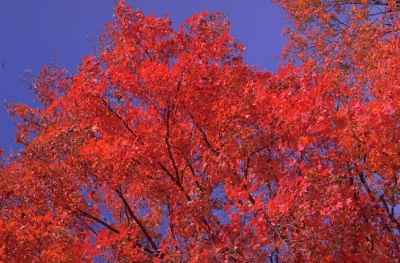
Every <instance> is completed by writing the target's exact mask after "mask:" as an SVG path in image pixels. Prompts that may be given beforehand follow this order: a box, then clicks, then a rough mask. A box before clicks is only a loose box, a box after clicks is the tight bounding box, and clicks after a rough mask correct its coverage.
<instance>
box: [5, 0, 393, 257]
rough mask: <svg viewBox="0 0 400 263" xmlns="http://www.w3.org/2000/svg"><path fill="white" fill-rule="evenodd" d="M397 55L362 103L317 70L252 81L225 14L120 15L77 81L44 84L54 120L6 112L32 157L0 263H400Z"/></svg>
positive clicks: (46, 114) (14, 188)
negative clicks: (178, 17)
mask: <svg viewBox="0 0 400 263" xmlns="http://www.w3.org/2000/svg"><path fill="white" fill-rule="evenodd" d="M385 41H388V42H385ZM385 41H383V42H382V41H377V42H376V49H375V51H376V52H377V53H376V56H385V58H386V59H381V60H379V61H380V63H381V64H379V65H377V68H378V69H379V71H376V70H375V71H372V72H371V79H370V85H369V87H373V88H370V89H368V90H365V89H364V86H360V87H357V86H354V88H353V89H349V86H348V85H349V83H348V82H343V83H341V82H340V81H338V76H339V75H340V74H338V73H337V72H336V73H335V71H332V70H327V71H326V72H323V71H319V70H317V69H316V70H312V68H311V67H310V66H309V65H307V64H305V66H303V67H299V68H296V67H293V66H290V65H287V66H285V67H283V68H281V69H280V70H279V71H278V72H277V73H275V74H270V73H268V72H262V71H257V70H255V69H254V68H251V67H249V66H247V65H246V64H245V63H243V61H242V51H243V47H242V46H241V45H240V44H238V43H236V42H235V41H233V40H232V37H231V36H230V34H229V25H228V23H227V22H226V20H225V18H224V17H223V16H222V15H221V14H218V13H214V14H209V13H206V12H204V13H201V14H199V15H197V16H192V17H191V18H190V19H189V20H187V21H186V23H185V24H184V25H182V26H181V27H180V29H179V30H174V29H173V28H172V26H171V21H170V20H169V19H167V18H156V17H153V16H148V17H146V16H144V15H143V13H142V12H141V11H139V10H132V9H131V8H130V7H128V6H125V5H124V3H123V1H122V2H121V3H119V4H118V5H117V7H116V14H115V21H114V22H112V23H109V24H107V25H106V33H105V34H104V35H103V37H102V38H101V42H100V43H99V47H98V50H97V53H96V55H92V56H86V57H85V58H84V59H83V61H82V63H81V64H80V66H79V69H78V72H77V73H76V74H68V73H67V72H66V71H65V70H63V69H60V68H54V67H44V68H43V69H42V71H41V73H40V74H39V76H38V79H37V81H36V83H35V84H34V85H33V89H34V91H35V92H36V95H37V98H38V99H39V101H40V102H41V103H42V106H41V107H39V108H33V107H29V106H27V105H21V104H16V105H10V108H9V110H10V113H11V115H12V116H13V117H14V118H15V120H16V124H17V133H16V140H17V142H18V143H20V144H22V145H23V150H22V151H21V152H20V153H19V154H17V155H16V156H11V157H9V158H7V160H6V161H4V162H3V166H2V168H1V170H0V171H1V173H0V180H1V184H0V207H1V209H0V244H1V245H0V259H1V260H3V261H6V262H32V261H34V262H71V261H73V262H75V261H93V260H101V261H107V262H108V261H112V262H114V261H116V262H149V261H150V262H151V261H153V262H266V261H267V262H282V261H285V262H286V261H289V262H291V261H312V262H320V261H325V262H326V261H328V262H329V261H330V262H337V261H349V260H353V261H356V262H358V261H360V262H363V261H368V260H371V259H372V260H375V261H377V262H385V261H388V262H389V261H391V262H394V261H396V260H398V258H399V256H400V252H399V242H400V223H399V213H398V211H397V210H398V204H399V188H398V186H397V184H398V183H397V181H398V176H399V163H400V160H399V159H400V154H399V153H400V147H399V141H400V140H399V139H400V138H399V137H400V134H399V129H398V128H399V126H400V123H399V114H400V103H399V102H400V101H399V92H400V77H399V76H398V74H397V75H396V74H395V73H394V71H396V70H398V69H399V65H400V61H399V59H400V56H399V55H400V45H399V39H398V38H396V37H395V35H387V36H386V37H385ZM389 41H390V43H391V44H393V45H388V44H387V43H389ZM372 76H373V78H372ZM388 76H390V77H389V78H388Z"/></svg>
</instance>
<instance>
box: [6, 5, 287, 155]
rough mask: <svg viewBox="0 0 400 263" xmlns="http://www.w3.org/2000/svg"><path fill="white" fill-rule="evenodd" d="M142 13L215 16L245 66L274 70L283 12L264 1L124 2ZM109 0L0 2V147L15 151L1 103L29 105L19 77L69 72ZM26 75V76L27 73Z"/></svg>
mask: <svg viewBox="0 0 400 263" xmlns="http://www.w3.org/2000/svg"><path fill="white" fill-rule="evenodd" d="M127 3H128V4H129V5H131V6H132V7H136V8H140V9H142V10H144V12H145V13H146V14H150V13H154V14H155V15H157V16H164V15H166V14H167V15H168V16H169V17H170V18H171V19H172V21H173V23H174V25H175V26H177V25H179V24H181V23H182V22H183V21H184V20H185V19H187V18H188V17H189V16H191V15H192V14H193V13H198V12H200V11H202V10H208V11H220V12H223V13H224V14H226V15H227V17H228V20H229V21H230V22H231V27H232V35H233V37H234V38H235V39H237V40H239V41H240V42H241V43H242V44H244V45H245V46H246V47H247V51H246V53H245V61H246V62H247V63H248V64H250V65H258V66H259V67H260V68H263V69H266V70H269V71H274V70H276V68H277V66H278V63H279V61H278V57H279V54H280V51H281V50H282V47H283V45H284V43H285V39H284V38H283V37H282V35H281V32H282V29H283V28H284V27H286V26H287V22H286V21H285V20H284V13H283V11H282V10H281V9H280V8H279V7H278V6H277V5H276V4H273V3H272V2H271V1H269V0H247V1H244V0H218V1H215V0H214V1H213V0H158V1H156V0H142V1H133V0H127ZM113 6H114V0H35V1H33V0H0V125H1V126H0V127H1V130H0V147H2V148H4V149H5V150H6V152H7V151H9V150H10V149H11V148H15V144H14V139H13V130H14V126H13V124H12V121H11V120H10V118H9V117H8V115H7V112H6V108H5V105H6V104H7V103H16V102H23V103H28V104H32V102H33V100H34V97H33V96H32V93H31V91H30V90H29V85H28V82H27V81H23V78H21V77H23V76H27V75H30V74H31V73H33V74H34V76H35V75H36V74H37V73H38V72H39V70H40V68H41V67H42V66H43V65H46V64H49V63H56V64H58V65H60V66H62V67H65V68H67V69H68V70H69V71H70V72H72V73H73V72H75V71H76V68H77V66H78V64H79V63H80V60H81V59H82V57H83V56H84V55H85V54H89V53H91V52H92V50H93V48H94V46H95V45H96V42H97V36H98V35H99V34H101V33H102V32H103V28H104V24H105V22H106V21H110V20H112V14H113ZM27 72H31V73H27Z"/></svg>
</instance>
